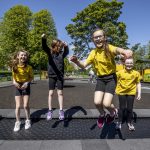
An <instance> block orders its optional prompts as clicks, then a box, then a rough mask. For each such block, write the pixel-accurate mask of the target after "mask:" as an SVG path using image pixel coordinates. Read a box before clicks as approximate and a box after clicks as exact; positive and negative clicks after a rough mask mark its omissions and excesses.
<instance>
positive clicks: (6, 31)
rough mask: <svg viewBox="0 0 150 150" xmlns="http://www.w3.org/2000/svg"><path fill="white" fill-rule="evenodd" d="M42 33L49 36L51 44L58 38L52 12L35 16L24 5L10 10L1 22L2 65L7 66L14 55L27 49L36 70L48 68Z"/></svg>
mask: <svg viewBox="0 0 150 150" xmlns="http://www.w3.org/2000/svg"><path fill="white" fill-rule="evenodd" d="M42 33H46V34H47V36H48V43H49V44H50V43H51V41H52V39H53V38H56V37H57V31H56V28H55V24H54V20H53V18H52V15H51V13H50V12H48V11H47V10H41V11H39V12H37V13H35V14H33V13H32V12H31V11H30V9H29V8H28V7H26V6H22V5H16V6H14V7H12V8H11V9H9V10H8V11H7V12H6V13H5V14H4V17H3V18H2V20H1V22H0V55H1V56H2V57H0V63H3V65H4V64H6V63H7V61H9V56H11V55H12V53H14V52H16V51H18V50H19V49H20V48H25V49H26V50H27V51H29V52H30V56H31V59H30V63H31V64H32V66H33V67H34V68H37V67H40V68H47V56H46V55H45V53H44V52H43V51H42V47H41V35H42Z"/></svg>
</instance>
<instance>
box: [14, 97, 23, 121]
mask: <svg viewBox="0 0 150 150" xmlns="http://www.w3.org/2000/svg"><path fill="white" fill-rule="evenodd" d="M15 101H16V110H15V114H16V121H20V107H21V101H22V96H15Z"/></svg>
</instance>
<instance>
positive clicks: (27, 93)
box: [15, 84, 30, 96]
mask: <svg viewBox="0 0 150 150" xmlns="http://www.w3.org/2000/svg"><path fill="white" fill-rule="evenodd" d="M15 88H16V87H15ZM22 95H30V84H28V87H27V88H26V89H24V90H21V89H18V88H16V94H15V96H22Z"/></svg>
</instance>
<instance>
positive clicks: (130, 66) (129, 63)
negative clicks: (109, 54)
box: [125, 58, 134, 70]
mask: <svg viewBox="0 0 150 150" xmlns="http://www.w3.org/2000/svg"><path fill="white" fill-rule="evenodd" d="M133 66H134V65H133V59H132V58H129V59H126V60H125V68H126V70H131V69H133Z"/></svg>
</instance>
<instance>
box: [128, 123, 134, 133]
mask: <svg viewBox="0 0 150 150" xmlns="http://www.w3.org/2000/svg"><path fill="white" fill-rule="evenodd" d="M127 125H128V128H129V130H130V131H134V130H135V127H134V125H133V124H132V123H127Z"/></svg>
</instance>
